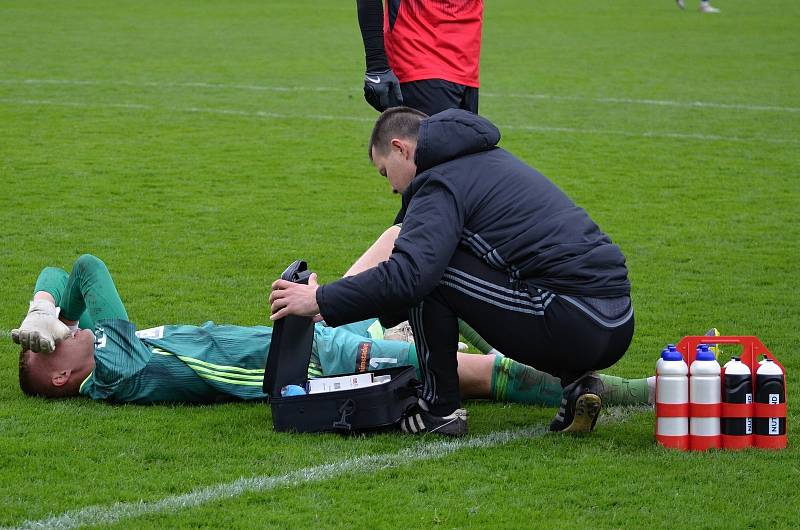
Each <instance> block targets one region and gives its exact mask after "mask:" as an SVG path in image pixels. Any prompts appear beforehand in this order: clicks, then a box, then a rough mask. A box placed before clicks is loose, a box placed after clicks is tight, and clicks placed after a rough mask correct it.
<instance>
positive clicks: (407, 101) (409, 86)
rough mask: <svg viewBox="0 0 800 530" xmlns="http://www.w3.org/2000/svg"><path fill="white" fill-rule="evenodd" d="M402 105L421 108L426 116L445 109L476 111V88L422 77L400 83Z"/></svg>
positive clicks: (475, 112) (474, 112)
mask: <svg viewBox="0 0 800 530" xmlns="http://www.w3.org/2000/svg"><path fill="white" fill-rule="evenodd" d="M400 92H402V93H403V105H406V106H408V107H411V108H414V109H417V110H421V111H422V112H424V113H425V114H427V115H428V116H433V115H434V114H436V113H437V112H442V111H443V110H447V109H464V110H468V111H470V112H472V113H473V114H477V113H478V89H477V88H476V87H471V86H466V85H459V84H458V83H451V82H450V81H445V80H443V79H423V80H421V81H412V82H410V83H401V84H400Z"/></svg>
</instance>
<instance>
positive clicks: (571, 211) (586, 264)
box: [270, 107, 634, 435]
mask: <svg viewBox="0 0 800 530" xmlns="http://www.w3.org/2000/svg"><path fill="white" fill-rule="evenodd" d="M499 140H500V132H499V131H498V130H497V128H496V127H495V126H494V125H493V124H492V123H490V122H489V121H488V120H486V119H485V118H482V117H480V116H477V115H475V114H471V113H469V112H466V111H463V110H456V109H451V110H446V111H444V112H441V113H439V114H435V115H433V116H431V117H427V116H426V115H425V114H422V113H421V112H419V111H416V110H413V109H410V108H407V107H397V108H392V109H389V110H387V111H386V112H384V113H383V114H382V115H381V116H380V118H378V121H377V122H376V124H375V127H374V129H373V131H372V137H371V138H370V146H369V154H370V158H371V159H372V162H373V164H374V165H375V167H376V168H377V169H378V171H379V172H380V173H381V175H383V176H385V177H386V178H387V180H388V181H389V184H390V185H391V186H392V190H393V191H394V192H395V193H402V194H403V199H404V200H403V203H404V204H405V205H407V209H406V212H405V216H404V217H403V225H402V229H401V231H400V235H399V236H398V238H397V240H396V242H395V246H394V249H393V251H392V254H391V257H390V258H389V260H388V261H385V262H383V263H381V264H379V265H378V266H377V267H375V268H372V269H369V270H366V271H364V272H362V273H360V274H357V275H355V276H350V277H346V278H342V279H341V280H338V281H335V282H333V283H330V284H327V285H324V286H317V284H316V280H315V279H313V280H312V281H311V282H310V283H309V285H300V284H291V283H289V282H284V281H282V280H278V281H276V282H275V283H274V284H273V291H272V294H271V296H270V303H271V304H272V313H273V314H272V318H273V319H279V318H282V317H284V316H286V315H289V314H297V315H306V316H313V315H317V314H319V315H321V317H322V318H324V319H325V321H326V322H327V323H328V324H330V325H332V326H339V325H341V324H346V323H348V322H355V321H358V320H362V319H366V318H368V317H372V316H376V315H377V316H378V317H380V319H381V321H382V322H383V323H384V325H387V326H391V325H394V324H397V323H398V322H400V321H402V320H406V319H408V320H409V321H410V322H411V327H412V329H413V331H414V336H415V338H416V345H417V352H418V355H419V361H420V369H421V372H422V376H423V379H424V381H423V383H424V388H423V396H422V399H421V400H420V402H419V405H418V407H417V408H416V409H414V410H410V411H409V412H408V413H407V415H406V417H405V418H403V420H402V423H401V426H402V428H403V430H405V431H407V432H413V433H420V432H439V433H442V434H450V435H460V434H464V433H466V432H467V422H466V418H467V414H466V410H464V409H462V408H461V402H460V399H459V393H458V375H457V362H456V343H457V342H458V318H462V319H463V320H464V321H466V322H467V323H468V324H469V325H470V326H472V327H473V328H474V329H475V330H476V331H477V332H478V333H479V334H480V335H481V336H482V337H483V338H484V339H486V341H487V342H489V344H492V345H493V346H494V347H496V348H497V349H498V350H500V351H502V352H503V353H505V354H506V355H507V356H509V357H511V358H513V359H515V360H517V361H520V362H523V363H526V364H529V365H531V366H534V367H535V368H538V369H540V370H543V371H546V372H549V373H551V374H552V375H555V376H557V377H559V378H561V381H562V385H563V386H564V393H563V397H562V401H561V408H560V409H559V411H558V413H557V415H556V417H555V419H554V420H553V421H552V423H551V424H550V429H551V430H553V431H571V432H588V431H591V430H592V429H593V428H594V425H595V422H596V420H597V417H598V415H599V413H600V408H601V405H602V402H601V399H600V395H599V390H598V387H599V381H598V380H597V378H596V377H595V376H594V375H593V373H592V372H593V371H595V370H599V369H602V368H607V367H609V366H611V365H612V364H614V363H615V362H617V361H618V360H619V359H620V358H621V357H622V355H623V354H624V353H625V351H626V349H627V348H628V345H629V344H630V341H631V338H632V336H633V328H634V319H633V308H632V306H631V299H630V283H629V281H628V271H627V268H626V267H625V257H624V256H623V255H622V252H621V251H620V249H619V247H618V246H617V245H615V244H613V243H612V242H611V239H609V237H608V236H607V235H606V234H604V233H603V232H602V231H601V230H600V228H598V226H597V225H596V224H595V223H594V221H592V219H591V218H590V217H589V215H588V214H587V213H586V212H585V211H584V210H583V209H582V208H580V207H578V206H576V205H575V203H573V202H572V200H570V199H569V197H567V196H566V195H565V194H564V193H563V192H562V191H561V190H560V189H559V188H558V187H557V186H556V185H555V184H553V183H552V182H551V181H550V180H548V179H547V178H546V177H545V176H543V175H542V174H540V173H539V172H537V171H536V170H535V169H532V168H531V167H529V166H528V165H527V164H525V163H524V162H522V161H521V160H519V159H517V158H515V157H514V156H513V155H511V154H510V153H509V152H507V151H505V150H503V149H501V148H499V147H497V143H498V141H499Z"/></svg>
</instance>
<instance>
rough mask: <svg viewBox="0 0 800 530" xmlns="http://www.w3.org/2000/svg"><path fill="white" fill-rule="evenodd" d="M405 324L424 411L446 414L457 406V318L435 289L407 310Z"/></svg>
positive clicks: (438, 414)
mask: <svg viewBox="0 0 800 530" xmlns="http://www.w3.org/2000/svg"><path fill="white" fill-rule="evenodd" d="M408 321H409V323H410V324H411V328H412V329H413V331H414V343H415V344H416V346H417V357H418V360H419V366H420V377H421V379H422V383H423V388H422V399H423V400H424V402H425V404H426V407H427V412H430V413H431V414H433V415H435V416H439V417H444V416H448V415H450V414H451V413H453V412H454V411H456V409H460V408H461V398H460V394H459V385H458V360H457V353H456V351H457V345H458V317H457V315H456V312H455V311H454V310H453V308H452V307H450V306H449V304H448V303H447V302H446V301H445V299H444V297H443V296H442V294H441V289H438V288H437V289H435V290H434V291H433V292H432V293H431V294H429V295H428V296H426V297H425V299H424V300H423V301H422V302H421V303H420V304H419V305H418V306H416V307H413V308H411V310H409V319H408Z"/></svg>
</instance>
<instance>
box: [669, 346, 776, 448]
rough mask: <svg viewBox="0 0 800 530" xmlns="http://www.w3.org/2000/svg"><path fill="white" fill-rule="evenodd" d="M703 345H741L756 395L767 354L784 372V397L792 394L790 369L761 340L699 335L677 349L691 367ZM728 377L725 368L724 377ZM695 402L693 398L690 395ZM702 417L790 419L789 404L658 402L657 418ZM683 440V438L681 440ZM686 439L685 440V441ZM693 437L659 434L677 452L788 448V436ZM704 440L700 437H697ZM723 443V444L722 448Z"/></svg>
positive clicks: (742, 356) (742, 358)
mask: <svg viewBox="0 0 800 530" xmlns="http://www.w3.org/2000/svg"><path fill="white" fill-rule="evenodd" d="M700 344H739V345H741V346H742V353H741V355H740V358H741V361H742V362H743V363H744V364H746V365H747V366H748V368H750V373H751V374H752V376H753V396H755V395H756V370H758V358H759V356H761V355H765V356H766V357H767V358H768V359H770V360H772V361H773V362H774V363H775V364H777V365H778V366H779V367H780V368H781V371H782V372H783V388H784V395H785V396H786V395H788V392H787V391H786V370H785V369H784V367H783V365H782V364H781V363H780V362H779V361H778V359H776V358H775V356H774V355H772V354H771V353H770V352H769V350H767V348H766V346H764V344H762V343H761V341H760V340H759V339H758V337H750V336H720V337H713V336H708V335H698V336H689V337H684V338H682V339H681V341H680V342H679V343H678V344H677V350H678V351H679V352H680V353H681V355H682V356H683V359H684V360H685V361H686V364H688V365H689V366H691V364H692V362H693V361H694V359H695V355H696V352H697V347H698V346H699V345H700ZM721 376H722V377H724V376H725V372H724V368H723V371H722V374H721ZM690 400H691V396H690ZM687 416H688V417H690V418H691V417H695V418H697V417H702V418H709V417H710V418H714V417H720V418H753V419H754V420H755V418H784V419H785V418H786V403H785V402H784V403H778V404H774V405H770V404H766V403H752V404H737V403H716V404H710V405H704V404H698V403H680V404H666V403H656V418H659V417H662V418H663V417H673V418H682V417H687ZM677 438H681V439H677ZM683 438H685V439H683ZM690 438H694V437H690V436H686V437H674V436H669V437H661V436H658V435H656V439H657V440H658V442H659V443H660V444H661V445H663V446H665V447H672V448H675V449H681V450H684V451H685V450H687V449H694V450H703V449H708V448H711V447H720V445H721V446H722V448H723V449H743V448H745V447H750V446H751V445H752V446H755V447H759V448H762V449H783V448H785V447H786V434H785V433H784V434H782V435H779V436H774V435H773V436H767V435H758V434H753V435H752V436H726V435H720V440H718V441H714V440H708V438H713V437H702V438H703V440H699V439H698V440H692V439H690ZM697 438H700V437H697ZM718 443H719V445H718Z"/></svg>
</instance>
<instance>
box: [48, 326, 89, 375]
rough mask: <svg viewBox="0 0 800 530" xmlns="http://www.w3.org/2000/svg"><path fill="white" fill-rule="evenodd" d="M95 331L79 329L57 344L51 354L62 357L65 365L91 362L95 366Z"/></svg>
mask: <svg viewBox="0 0 800 530" xmlns="http://www.w3.org/2000/svg"><path fill="white" fill-rule="evenodd" d="M94 341H95V337H94V333H92V331H91V330H88V329H79V330H78V331H76V332H75V333H73V334H72V336H71V337H67V338H66V339H64V340H62V341H61V342H59V343H58V344H57V345H56V349H55V350H53V353H51V354H50V355H51V356H53V357H54V358H58V359H60V361H61V363H62V364H64V365H65V366H69V365H72V366H76V367H77V366H83V365H86V364H87V363H91V364H92V366H94Z"/></svg>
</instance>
